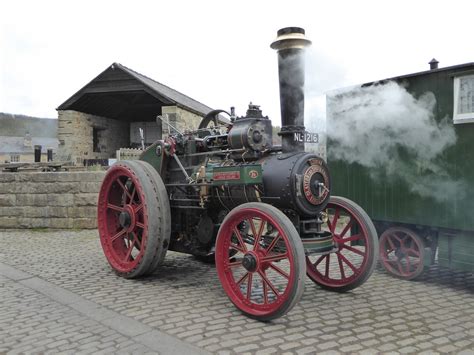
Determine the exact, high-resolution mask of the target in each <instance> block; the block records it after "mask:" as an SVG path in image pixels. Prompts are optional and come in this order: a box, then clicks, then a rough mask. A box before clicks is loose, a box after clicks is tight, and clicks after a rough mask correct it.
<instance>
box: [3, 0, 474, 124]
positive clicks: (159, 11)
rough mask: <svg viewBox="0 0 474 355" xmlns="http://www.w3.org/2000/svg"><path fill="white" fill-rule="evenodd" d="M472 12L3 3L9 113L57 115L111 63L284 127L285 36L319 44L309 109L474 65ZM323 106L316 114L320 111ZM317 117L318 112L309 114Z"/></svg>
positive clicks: (464, 8)
mask: <svg viewBox="0 0 474 355" xmlns="http://www.w3.org/2000/svg"><path fill="white" fill-rule="evenodd" d="M473 9H474V2H472V1H434V0H432V1H415V0H412V1H404V0H398V1H366V0H358V1H297V0H292V1H256V0H254V1H247V0H240V1H217V0H215V1H210V0H200V1H176V0H174V1H138V0H137V1H121V0H113V1H108V0H107V1H98V0H95V1H88V0H82V1H52V0H42V1H34V0H15V1H2V2H0V14H1V18H0V111H3V112H12V113H22V114H28V115H33V116H42V117H56V112H55V108H56V107H57V106H58V105H59V104H61V103H62V102H63V101H65V100H66V99H67V98H68V97H70V96H71V95H72V94H74V93H75V92H76V91H77V90H79V89H80V88H81V87H82V86H83V85H85V84H86V83H87V82H88V81H90V80H91V79H92V78H93V77H95V76H96V75H97V74H99V73H100V72H101V71H102V70H104V69H105V68H106V67H107V66H108V65H110V64H111V63H112V62H114V61H116V62H120V63H122V64H124V65H126V66H128V67H130V68H132V69H134V70H136V71H138V72H140V73H142V74H145V75H148V76H150V77H152V78H153V79H155V80H157V81H160V82H161V83H163V84H166V85H168V86H170V87H172V88H174V89H177V90H179V91H181V92H183V93H184V94H187V95H189V96H191V97H193V98H194V99H197V100H199V101H201V102H203V103H205V104H207V105H209V106H211V107H215V108H225V109H228V108H229V107H230V106H231V105H234V106H236V109H237V113H238V114H243V113H244V112H245V109H246V106H247V104H248V102H249V101H253V102H254V103H257V104H260V105H262V109H263V111H264V114H266V115H269V116H270V117H271V118H272V119H273V120H274V122H279V103H278V78H277V63H276V54H275V53H274V51H273V50H271V49H270V47H269V45H270V43H271V42H272V41H273V40H274V38H275V37H276V31H277V30H278V29H279V28H281V27H286V26H301V27H304V28H305V29H306V34H307V36H308V37H309V38H310V39H311V40H312V41H313V46H312V52H311V53H310V55H309V58H310V60H309V61H308V63H307V69H308V73H309V75H308V79H309V80H308V81H307V84H308V85H307V86H308V89H309V92H310V94H309V96H308V101H309V102H311V100H313V102H316V103H317V102H318V101H317V100H315V97H316V96H317V95H319V94H321V93H323V92H324V91H326V90H331V89H334V88H337V87H341V86H348V85H352V84H356V83H361V82H367V81H371V80H376V79H382V78H386V77H390V76H396V75H402V74H408V73H411V72H417V71H422V70H426V69H428V64H427V63H428V61H430V60H431V58H433V57H436V58H437V59H438V60H439V61H440V66H449V65H455V64H461V63H466V62H471V61H473V48H472V34H473V30H472V13H473V11H472V10H473ZM318 105H319V106H320V105H321V104H320V101H319V104H316V106H315V107H317V106H318ZM309 106H310V107H312V105H311V104H309Z"/></svg>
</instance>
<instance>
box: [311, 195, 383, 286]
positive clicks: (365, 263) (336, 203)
mask: <svg viewBox="0 0 474 355" xmlns="http://www.w3.org/2000/svg"><path fill="white" fill-rule="evenodd" d="M326 215H327V221H326V223H325V225H324V226H323V230H325V231H328V232H330V233H331V234H332V236H333V241H334V244H335V247H336V251H335V252H330V253H326V254H323V255H311V256H307V257H306V270H307V274H308V277H309V278H310V279H311V280H313V281H314V282H315V283H316V284H318V285H319V286H321V287H322V288H324V289H327V290H330V291H337V292H346V291H349V290H352V289H354V288H356V287H359V286H360V285H362V284H363V283H364V282H365V281H367V279H368V278H369V277H370V275H372V272H373V271H374V268H375V264H376V262H377V250H378V239H377V232H376V230H375V227H374V225H373V223H372V221H371V220H370V218H369V216H368V215H367V214H366V213H365V211H364V210H363V209H362V208H361V207H360V206H359V205H357V204H356V203H355V202H353V201H351V200H348V199H346V198H343V197H338V196H331V198H330V200H329V203H328V205H327V207H326Z"/></svg>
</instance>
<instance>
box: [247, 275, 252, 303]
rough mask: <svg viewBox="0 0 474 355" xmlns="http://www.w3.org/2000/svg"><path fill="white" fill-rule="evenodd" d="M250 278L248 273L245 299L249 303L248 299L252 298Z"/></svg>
mask: <svg viewBox="0 0 474 355" xmlns="http://www.w3.org/2000/svg"><path fill="white" fill-rule="evenodd" d="M252 278H253V274H252V273H250V272H249V277H248V279H247V299H248V300H249V301H250V297H252Z"/></svg>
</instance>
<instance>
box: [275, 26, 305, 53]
mask: <svg viewBox="0 0 474 355" xmlns="http://www.w3.org/2000/svg"><path fill="white" fill-rule="evenodd" d="M310 45H311V41H310V40H309V39H307V38H306V37H305V31H304V29H303V28H301V27H285V28H281V29H279V30H278V32H277V38H276V40H275V41H274V42H273V43H272V44H271V45H270V47H271V48H272V49H275V50H277V51H279V50H281V49H289V48H299V49H303V48H304V47H307V46H310Z"/></svg>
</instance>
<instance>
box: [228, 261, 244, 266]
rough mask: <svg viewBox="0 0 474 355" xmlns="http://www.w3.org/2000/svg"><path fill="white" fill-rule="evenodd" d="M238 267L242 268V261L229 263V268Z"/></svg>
mask: <svg viewBox="0 0 474 355" xmlns="http://www.w3.org/2000/svg"><path fill="white" fill-rule="evenodd" d="M238 266H242V260H236V261H233V262H231V263H229V267H238Z"/></svg>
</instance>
